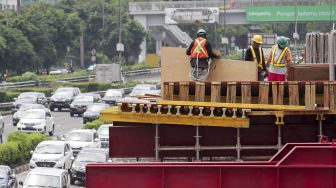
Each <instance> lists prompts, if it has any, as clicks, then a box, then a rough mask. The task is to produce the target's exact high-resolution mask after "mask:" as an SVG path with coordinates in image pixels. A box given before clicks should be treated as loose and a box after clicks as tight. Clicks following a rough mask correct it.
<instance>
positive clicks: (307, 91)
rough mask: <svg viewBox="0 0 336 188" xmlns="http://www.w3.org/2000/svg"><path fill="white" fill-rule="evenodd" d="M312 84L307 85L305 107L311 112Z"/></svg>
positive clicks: (307, 83)
mask: <svg viewBox="0 0 336 188" xmlns="http://www.w3.org/2000/svg"><path fill="white" fill-rule="evenodd" d="M310 88H311V87H310V82H306V85H305V107H306V110H311V92H310V90H311V89H310Z"/></svg>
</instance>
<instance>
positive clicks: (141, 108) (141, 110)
mask: <svg viewBox="0 0 336 188" xmlns="http://www.w3.org/2000/svg"><path fill="white" fill-rule="evenodd" d="M143 107H144V104H140V114H143Z"/></svg>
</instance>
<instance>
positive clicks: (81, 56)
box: [79, 27, 85, 68]
mask: <svg viewBox="0 0 336 188" xmlns="http://www.w3.org/2000/svg"><path fill="white" fill-rule="evenodd" d="M84 28H85V27H83V31H82V34H81V36H80V39H79V43H80V63H81V68H84Z"/></svg>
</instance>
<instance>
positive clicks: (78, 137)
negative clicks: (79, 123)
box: [66, 132, 92, 142]
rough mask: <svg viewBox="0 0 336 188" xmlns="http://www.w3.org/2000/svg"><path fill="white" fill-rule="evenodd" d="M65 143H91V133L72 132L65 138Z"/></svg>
mask: <svg viewBox="0 0 336 188" xmlns="http://www.w3.org/2000/svg"><path fill="white" fill-rule="evenodd" d="M66 140H67V141H78V142H92V133H87V132H73V133H70V134H69V135H68V136H67V139H66Z"/></svg>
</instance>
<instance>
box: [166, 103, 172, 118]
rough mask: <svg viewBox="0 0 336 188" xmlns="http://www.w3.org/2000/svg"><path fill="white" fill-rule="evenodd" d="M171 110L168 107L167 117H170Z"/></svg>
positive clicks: (169, 106)
mask: <svg viewBox="0 0 336 188" xmlns="http://www.w3.org/2000/svg"><path fill="white" fill-rule="evenodd" d="M171 108H172V106H171V105H168V112H167V115H168V116H170V115H171Z"/></svg>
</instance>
